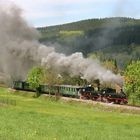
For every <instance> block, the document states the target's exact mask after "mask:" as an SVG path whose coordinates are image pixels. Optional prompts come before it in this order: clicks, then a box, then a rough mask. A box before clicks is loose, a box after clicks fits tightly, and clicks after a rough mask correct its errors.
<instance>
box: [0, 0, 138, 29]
mask: <svg viewBox="0 0 140 140" xmlns="http://www.w3.org/2000/svg"><path fill="white" fill-rule="evenodd" d="M11 3H14V4H15V5H17V6H18V7H20V8H21V9H22V14H23V17H24V18H25V19H26V20H27V22H28V23H29V24H30V25H32V26H35V27H44V26H51V25H58V24H64V23H70V22H75V21H79V20H85V19H92V18H105V17H116V16H117V17H118V16H119V17H131V18H137V19H140V0H0V5H2V6H5V5H7V4H11Z"/></svg>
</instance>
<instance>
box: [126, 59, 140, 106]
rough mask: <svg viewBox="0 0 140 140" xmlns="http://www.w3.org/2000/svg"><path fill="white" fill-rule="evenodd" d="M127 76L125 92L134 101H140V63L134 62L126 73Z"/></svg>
mask: <svg viewBox="0 0 140 140" xmlns="http://www.w3.org/2000/svg"><path fill="white" fill-rule="evenodd" d="M124 75H125V86H124V88H125V91H126V93H128V96H130V98H132V99H133V103H135V99H138V100H139V99H140V61H132V63H131V64H129V65H128V66H127V68H126V70H125V72H124Z"/></svg>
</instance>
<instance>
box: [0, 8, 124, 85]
mask: <svg viewBox="0 0 140 140" xmlns="http://www.w3.org/2000/svg"><path fill="white" fill-rule="evenodd" d="M38 37H39V33H38V32H37V31H36V30H35V29H34V28H32V27H30V26H29V25H28V24H27V23H26V22H25V21H24V19H23V18H22V16H21V10H20V9H19V8H17V7H16V6H10V7H8V8H7V9H5V10H4V9H3V8H2V7H0V73H3V74H4V75H6V79H8V80H22V79H25V78H26V76H27V73H28V71H29V69H31V68H32V67H33V66H36V65H43V66H46V67H51V68H53V69H54V70H57V72H58V73H61V72H65V71H66V72H69V73H70V74H71V76H74V75H80V76H82V77H83V78H85V79H87V80H88V81H90V80H93V79H99V80H100V81H101V82H111V83H120V81H121V78H120V76H118V75H115V74H113V73H112V72H111V71H109V70H106V69H105V68H103V67H102V66H101V65H100V63H99V61H97V60H91V59H88V58H84V57H83V55H82V53H78V52H77V53H74V54H72V55H70V56H66V55H64V54H60V53H57V52H55V50H54V48H53V47H47V46H44V45H41V44H40V43H39V42H38ZM121 82H122V81H121Z"/></svg>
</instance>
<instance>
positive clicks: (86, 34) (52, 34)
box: [38, 17, 140, 67]
mask: <svg viewBox="0 0 140 140" xmlns="http://www.w3.org/2000/svg"><path fill="white" fill-rule="evenodd" d="M38 30H39V31H40V32H41V35H42V36H41V38H40V42H42V43H44V44H46V45H53V46H55V48H56V51H58V52H62V53H65V54H71V53H74V52H77V51H78V52H82V53H83V54H84V55H85V56H92V55H96V56H97V57H98V58H99V59H101V60H106V59H115V60H116V61H117V64H118V65H119V66H120V67H125V65H126V64H127V63H129V62H130V61H131V60H137V59H139V58H140V20H138V19H132V18H122V17H116V18H104V19H89V20H84V21H79V22H73V23H69V24H63V25H56V26H50V27H42V28H38Z"/></svg>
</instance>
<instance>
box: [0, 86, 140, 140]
mask: <svg viewBox="0 0 140 140" xmlns="http://www.w3.org/2000/svg"><path fill="white" fill-rule="evenodd" d="M11 93H12V91H10V90H8V89H6V88H0V140H139V139H140V114H138V113H137V114H134V113H131V112H123V113H121V112H120V111H116V110H106V109H105V108H103V107H98V106H92V105H86V104H83V103H75V102H64V101H55V100H54V99H52V98H48V97H46V98H45V97H40V98H33V97H32V96H33V94H31V93H30V94H29V95H27V94H26V93H24V92H20V93H19V92H15V93H14V94H11ZM16 94H20V95H21V94H22V96H18V95H16Z"/></svg>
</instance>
